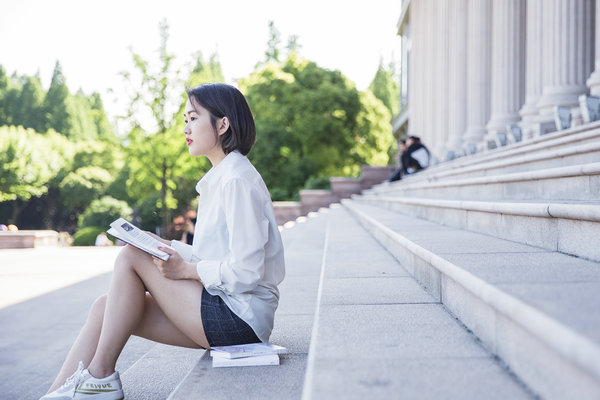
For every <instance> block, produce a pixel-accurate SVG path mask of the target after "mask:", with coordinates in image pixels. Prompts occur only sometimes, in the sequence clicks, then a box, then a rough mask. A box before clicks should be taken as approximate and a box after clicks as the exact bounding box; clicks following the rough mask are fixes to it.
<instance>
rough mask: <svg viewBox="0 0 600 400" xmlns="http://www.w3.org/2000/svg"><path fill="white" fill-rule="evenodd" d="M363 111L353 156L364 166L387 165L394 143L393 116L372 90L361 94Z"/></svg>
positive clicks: (359, 115)
mask: <svg viewBox="0 0 600 400" xmlns="http://www.w3.org/2000/svg"><path fill="white" fill-rule="evenodd" d="M360 102H361V104H362V107H361V111H360V113H359V114H358V116H357V122H358V127H357V130H356V137H355V146H354V148H353V149H352V152H351V154H353V156H354V158H355V159H356V160H357V161H359V162H361V163H364V164H370V165H387V164H388V162H389V159H390V157H389V154H388V150H389V148H390V146H392V144H393V142H394V137H393V135H392V126H391V124H390V120H391V114H390V112H389V111H388V109H387V108H386V107H385V105H384V104H383V102H381V100H379V99H378V98H376V97H375V95H373V93H372V92H371V91H370V90H367V91H366V92H361V93H360Z"/></svg>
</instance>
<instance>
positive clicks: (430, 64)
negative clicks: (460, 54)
mask: <svg viewBox="0 0 600 400" xmlns="http://www.w3.org/2000/svg"><path fill="white" fill-rule="evenodd" d="M421 1H423V3H424V4H423V6H424V7H423V15H422V17H423V18H422V20H421V21H422V23H424V25H425V27H424V30H425V40H424V43H423V46H424V47H425V48H424V49H423V50H424V52H425V65H424V68H423V76H422V77H423V81H424V85H423V86H424V88H425V90H424V98H423V101H422V103H421V108H420V109H419V112H421V113H423V115H422V118H423V119H422V121H423V132H421V134H420V135H418V136H420V137H421V138H422V141H423V143H424V144H425V145H426V146H428V147H429V148H430V149H432V148H433V147H434V146H435V140H436V137H435V129H436V123H435V120H436V118H438V115H437V113H438V110H436V109H435V107H436V105H437V102H436V101H435V96H436V95H437V94H438V92H437V90H436V85H437V83H438V81H437V73H436V72H437V69H436V57H435V55H436V54H435V51H436V41H435V40H436V39H437V37H436V32H437V29H436V27H437V13H436V4H435V0H421Z"/></svg>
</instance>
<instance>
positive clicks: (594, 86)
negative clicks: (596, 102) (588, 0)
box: [587, 0, 600, 96]
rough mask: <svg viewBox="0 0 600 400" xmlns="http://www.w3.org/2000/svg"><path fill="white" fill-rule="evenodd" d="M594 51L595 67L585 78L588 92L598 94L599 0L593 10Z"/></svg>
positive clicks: (599, 93)
mask: <svg viewBox="0 0 600 400" xmlns="http://www.w3.org/2000/svg"><path fill="white" fill-rule="evenodd" d="M594 14H595V17H596V20H595V26H594V28H595V29H594V30H595V31H596V32H595V35H594V36H595V41H596V45H595V47H596V48H595V52H596V62H595V65H596V68H595V70H594V72H593V73H592V75H591V76H590V79H588V80H587V86H588V87H589V88H590V93H591V94H592V95H594V96H600V0H596V11H595V13H594Z"/></svg>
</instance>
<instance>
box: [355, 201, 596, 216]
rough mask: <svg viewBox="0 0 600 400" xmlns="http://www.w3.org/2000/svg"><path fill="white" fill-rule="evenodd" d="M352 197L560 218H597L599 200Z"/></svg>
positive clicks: (395, 202) (393, 202)
mask: <svg viewBox="0 0 600 400" xmlns="http://www.w3.org/2000/svg"><path fill="white" fill-rule="evenodd" d="M355 199H356V200H359V201H368V202H387V203H392V204H407V205H414V206H424V207H436V208H451V209H457V210H464V211H481V212H487V213H497V214H506V215H521V216H525V217H541V218H561V219H573V220H583V221H591V222H600V204H597V203H589V204H569V203H551V202H543V203H539V202H535V203H528V202H493V201H468V200H442V199H428V198H416V197H387V196H377V197H374V196H369V197H362V198H361V197H356V198H355Z"/></svg>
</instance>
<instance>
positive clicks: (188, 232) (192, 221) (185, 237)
mask: <svg viewBox="0 0 600 400" xmlns="http://www.w3.org/2000/svg"><path fill="white" fill-rule="evenodd" d="M195 228H196V211H194V210H190V211H188V212H187V213H185V227H184V228H183V234H182V235H181V242H182V243H185V244H192V242H193V241H194V229H195Z"/></svg>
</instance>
